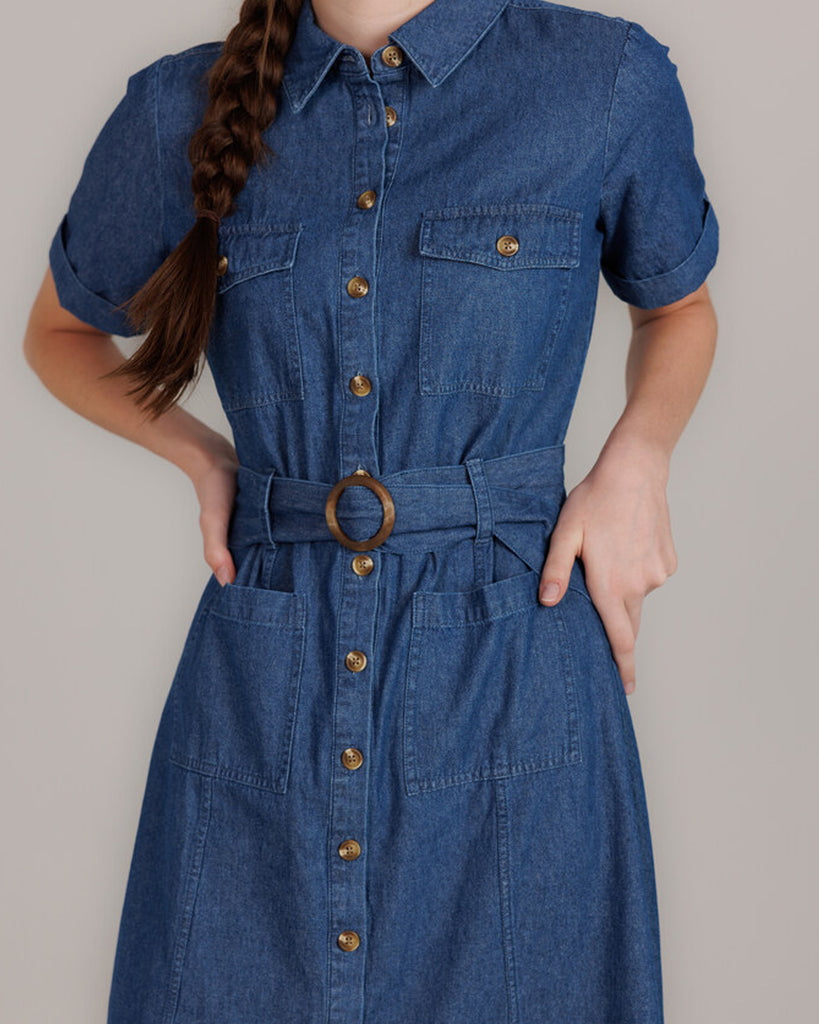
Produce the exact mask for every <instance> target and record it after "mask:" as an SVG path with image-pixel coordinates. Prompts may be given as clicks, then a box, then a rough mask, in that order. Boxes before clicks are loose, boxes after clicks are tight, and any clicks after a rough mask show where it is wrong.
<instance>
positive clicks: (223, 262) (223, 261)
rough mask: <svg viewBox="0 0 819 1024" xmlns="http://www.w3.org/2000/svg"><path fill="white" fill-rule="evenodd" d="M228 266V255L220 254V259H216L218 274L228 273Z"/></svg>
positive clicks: (219, 275) (222, 275)
mask: <svg viewBox="0 0 819 1024" xmlns="http://www.w3.org/2000/svg"><path fill="white" fill-rule="evenodd" d="M227 268H228V258H227V256H220V257H219V259H218V260H217V261H216V276H217V277H224V276H225V274H226V273H227Z"/></svg>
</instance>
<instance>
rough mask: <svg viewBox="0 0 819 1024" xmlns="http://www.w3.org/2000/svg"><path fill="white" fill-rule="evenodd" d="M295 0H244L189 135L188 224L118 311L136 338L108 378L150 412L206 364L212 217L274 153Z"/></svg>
mask: <svg viewBox="0 0 819 1024" xmlns="http://www.w3.org/2000/svg"><path fill="white" fill-rule="evenodd" d="M302 3H303V0H243V3H242V7H241V10H240V12H239V21H238V23H237V24H236V25H234V27H233V28H232V29H231V31H230V33H229V34H228V36H227V38H226V39H225V43H224V46H223V48H222V52H221V53H220V55H219V57H218V59H217V60H216V61H215V62H214V64H213V66H212V67H211V68H210V69H209V70H208V75H207V85H208V106H207V109H206V110H205V113H204V115H203V118H202V123H201V124H200V125H199V127H198V128H197V129H196V131H195V132H194V133H193V135H192V136H191V140H190V143H189V146H188V157H189V159H190V161H191V164H192V165H193V175H192V177H191V188H192V190H193V194H194V209H195V210H196V220H195V221H194V224H193V226H192V227H191V229H190V231H188V233H187V234H186V235H185V237H184V238H183V239H182V240H181V241H180V242H179V244H178V245H177V246H176V248H175V249H174V250H173V251H172V252H171V253H170V254H169V255H168V256H167V258H166V259H165V261H164V262H163V263H162V264H161V266H159V267H158V268H157V269H156V270H155V271H154V273H153V274H152V275H151V277H150V278H149V279H148V280H147V281H146V282H145V284H144V285H143V286H142V287H141V288H140V290H139V291H138V292H137V293H136V294H135V295H133V296H132V297H131V298H130V299H128V300H126V302H124V303H122V305H121V306H120V307H118V308H121V309H124V310H125V313H126V316H127V318H128V320H129V321H130V322H131V324H132V325H133V327H134V328H135V330H136V331H138V332H139V333H142V332H144V331H146V330H147V331H148V335H147V337H146V338H145V341H144V342H143V343H142V345H141V346H140V347H139V348H138V349H137V351H136V352H134V353H133V355H132V356H131V357H130V358H129V359H126V360H125V361H124V362H123V363H121V364H120V365H119V366H117V367H115V368H114V370H112V371H110V372H109V373H107V374H105V376H106V377H111V376H120V375H127V376H129V377H132V378H134V379H135V381H136V383H135V384H134V386H133V387H132V388H130V389H129V391H128V394H129V395H135V396H136V399H135V400H136V402H137V404H138V405H141V406H143V407H145V409H146V410H147V412H148V413H149V415H151V416H152V418H153V417H156V416H159V415H160V414H161V413H163V412H165V411H166V410H167V409H169V408H170V407H171V406H172V405H173V404H174V402H175V401H176V399H177V398H178V397H179V395H180V394H181V392H182V391H183V390H184V389H185V387H186V386H187V385H188V384H189V383H190V382H193V383H195V382H196V381H197V380H198V378H199V375H200V373H201V371H202V369H203V368H204V359H202V358H201V357H202V356H204V353H205V351H206V349H207V343H208V338H209V335H210V328H211V323H212V320H213V312H214V306H215V303H216V282H217V273H216V267H217V260H218V244H219V235H218V228H219V219H220V218H223V217H228V216H230V214H231V213H233V211H234V209H235V204H234V200H235V199H236V196H237V195H238V194H239V193H240V192H241V190H242V189H243V188H244V185H245V182H246V180H247V175H248V172H249V170H250V168H251V166H252V165H253V164H254V163H255V162H257V161H259V162H260V163H265V162H266V161H267V159H268V158H269V157H271V156H275V155H276V154H275V153H274V152H273V150H272V149H271V148H270V146H269V145H268V144H267V143H266V142H265V141H264V139H263V138H262V133H263V132H264V131H265V129H266V128H267V127H268V126H269V125H270V124H272V122H273V120H274V118H275V116H276V111H277V92H278V87H279V84H280V82H281V79H282V76H283V74H284V58H285V56H286V55H287V51H288V50H289V49H290V46H291V44H292V42H293V36H294V35H295V31H296V25H297V22H298V17H299V13H300V11H301V7H302Z"/></svg>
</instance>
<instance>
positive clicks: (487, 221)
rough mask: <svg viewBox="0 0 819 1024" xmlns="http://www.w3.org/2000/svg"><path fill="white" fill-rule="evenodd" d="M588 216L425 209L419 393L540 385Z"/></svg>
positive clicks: (501, 208)
mask: <svg viewBox="0 0 819 1024" xmlns="http://www.w3.org/2000/svg"><path fill="white" fill-rule="evenodd" d="M581 217H582V214H581V212H580V211H579V210H572V209H568V208H566V207H562V206H554V205H551V204H547V203H501V204H498V203H488V204H487V203H485V204H479V205H469V206H449V207H445V208H443V209H440V210H427V211H425V212H424V213H423V214H422V218H421V225H420V230H419V240H418V246H419V254H420V256H421V312H420V323H421V326H420V338H419V352H418V386H419V389H420V392H421V394H422V395H438V394H447V393H449V392H452V391H474V392H479V393H482V394H486V395H493V396H495V397H499V398H502V397H508V396H512V395H516V394H518V393H519V392H521V391H524V390H535V391H539V390H541V389H542V388H543V387H544V386H545V385H546V382H547V380H548V363H549V358H550V356H551V354H552V351H553V349H554V344H555V339H556V338H557V336H558V333H559V331H560V328H561V326H562V324H563V319H564V314H565V310H566V302H567V295H568V289H569V283H570V280H571V278H572V275H573V274H576V273H577V271H576V270H575V269H574V268H576V267H578V266H579V264H580V223H581Z"/></svg>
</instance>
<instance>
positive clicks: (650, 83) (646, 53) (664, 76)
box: [599, 22, 719, 309]
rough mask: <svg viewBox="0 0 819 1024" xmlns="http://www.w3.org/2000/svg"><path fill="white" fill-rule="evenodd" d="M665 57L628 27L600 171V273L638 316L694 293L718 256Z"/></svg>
mask: <svg viewBox="0 0 819 1024" xmlns="http://www.w3.org/2000/svg"><path fill="white" fill-rule="evenodd" d="M668 50H669V48H668V47H667V46H665V45H663V44H662V43H660V42H658V40H657V39H655V38H654V37H653V36H652V35H650V34H649V33H648V32H647V31H646V30H645V29H644V28H642V26H640V25H638V24H637V23H636V22H630V23H629V27H628V31H627V34H626V37H625V42H624V46H623V51H622V54H621V58H620V63H619V66H618V70H617V74H616V78H615V83H614V90H613V96H612V100H611V108H610V112H609V122H608V134H607V139H606V150H605V159H604V168H603V181H602V190H601V200H600V223H599V227H600V228H601V230H602V232H603V242H602V250H601V257H600V269H601V272H602V274H603V277H604V279H605V280H606V282H607V283H608V285H609V287H610V288H611V290H612V291H613V292H614V294H615V295H617V296H618V298H620V299H622V300H623V301H625V302H628V303H630V304H632V305H634V306H639V307H641V308H643V309H649V308H653V307H655V306H664V305H668V304H669V303H671V302H676V301H677V300H678V299H681V298H683V297H684V296H686V295H688V294H689V293H690V292H692V291H695V290H696V289H697V288H698V287H699V286H700V285H701V284H702V283H703V281H704V280H705V278H706V277H707V275H708V272H709V271H710V270H711V268H712V267H713V265H714V263H715V262H716V258H717V251H718V247H719V228H718V224H717V218H716V214H715V212H714V209H713V207H712V205H711V202H710V200H709V198H708V195H707V193H706V190H705V181H704V178H703V174H702V171H701V170H700V167H699V164H698V163H697V159H696V157H695V154H694V131H693V125H692V122H691V117H690V114H689V110H688V105H687V103H686V99H685V96H684V94H683V90H682V87H681V85H680V82H679V79H678V77H677V66H676V64H674V63H673V62H672V61H671V60H670V59H669V57H668Z"/></svg>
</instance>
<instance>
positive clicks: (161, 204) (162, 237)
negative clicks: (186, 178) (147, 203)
mask: <svg viewBox="0 0 819 1024" xmlns="http://www.w3.org/2000/svg"><path fill="white" fill-rule="evenodd" d="M164 62H165V58H164V57H163V58H162V59H161V60H159V61H158V62H157V63H156V64H155V65H154V74H153V90H154V144H155V146H156V178H157V192H158V194H159V242H160V246H161V247H162V248H163V249H165V248H167V244H166V241H165V190H164V189H163V187H162V156H161V153H162V150H161V147H160V141H159V71H160V68H161V67H162V65H163V64H164Z"/></svg>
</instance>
